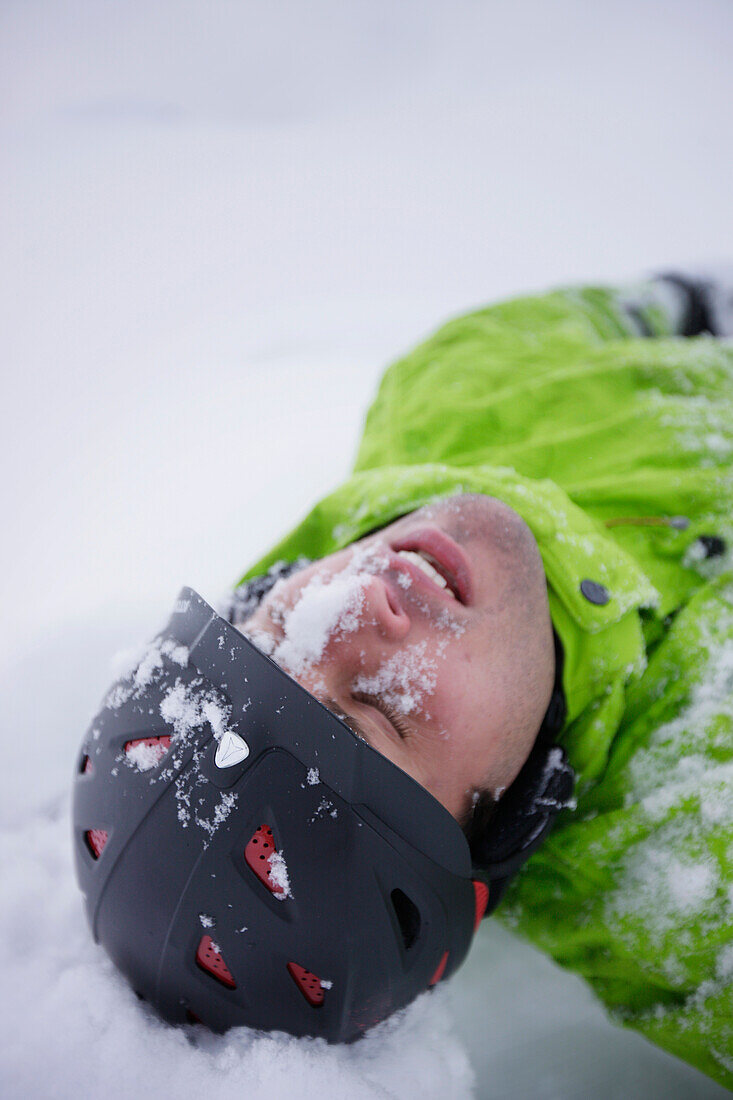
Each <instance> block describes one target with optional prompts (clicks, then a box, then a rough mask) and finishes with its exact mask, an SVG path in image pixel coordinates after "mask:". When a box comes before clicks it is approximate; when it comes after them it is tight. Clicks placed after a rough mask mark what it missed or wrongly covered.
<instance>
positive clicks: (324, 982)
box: [321, 978, 333, 989]
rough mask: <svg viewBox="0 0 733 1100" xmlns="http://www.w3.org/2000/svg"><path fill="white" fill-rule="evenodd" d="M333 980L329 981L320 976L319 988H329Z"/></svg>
mask: <svg viewBox="0 0 733 1100" xmlns="http://www.w3.org/2000/svg"><path fill="white" fill-rule="evenodd" d="M332 986H333V982H329V981H327V980H326V978H321V989H331V988H332Z"/></svg>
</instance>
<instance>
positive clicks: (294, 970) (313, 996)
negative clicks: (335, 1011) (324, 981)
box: [288, 962, 324, 1008]
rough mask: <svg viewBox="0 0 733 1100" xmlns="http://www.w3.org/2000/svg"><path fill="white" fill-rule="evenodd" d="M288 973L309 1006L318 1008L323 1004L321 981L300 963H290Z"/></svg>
mask: <svg viewBox="0 0 733 1100" xmlns="http://www.w3.org/2000/svg"><path fill="white" fill-rule="evenodd" d="M288 971H289V973H290V976H291V977H292V979H293V981H294V982H295V984H296V985H297V987H298V989H299V990H300V992H301V993H302V994H303V996H304V997H305V999H306V1001H307V1002H308V1004H309V1005H313V1007H314V1008H318V1006H319V1005H322V1004H323V999H324V992H323V986H322V985H321V979H320V978H319V977H317V976H316V975H315V974H311V972H310V970H306V969H305V967H304V966H299V965H298V963H293V962H290V963H288Z"/></svg>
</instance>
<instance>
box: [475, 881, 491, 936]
mask: <svg viewBox="0 0 733 1100" xmlns="http://www.w3.org/2000/svg"><path fill="white" fill-rule="evenodd" d="M473 890H474V894H475V896H476V897H475V900H476V914H475V916H474V919H473V931H474V933H476V932H478V926H479V925H480V924H481V921H482V919H483V915H484V913H485V912H486V906H487V905H488V904H489V888H488V886H487V885H486V883H485V882H477V881H476V879H474V880H473Z"/></svg>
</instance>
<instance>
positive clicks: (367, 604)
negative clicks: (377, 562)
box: [360, 576, 410, 642]
mask: <svg viewBox="0 0 733 1100" xmlns="http://www.w3.org/2000/svg"><path fill="white" fill-rule="evenodd" d="M360 618H361V621H362V623H363V624H364V625H363V629H366V630H369V629H370V628H372V629H373V628H376V630H377V631H378V633H379V634H380V636H381V637H382V638H385V639H386V640H387V641H390V642H401V641H403V640H404V639H405V638H406V637H407V635H408V633H409V631H410V616H409V615H408V614H407V612H406V611H405V607H404V604H403V602H402V600H401V599H400V596H399V589H398V586H397V585H396V584H395V583H393V582H392V581H391V580H389V579H387V578H384V577H379V576H371V577H370V578H369V580H368V581H367V583H366V585H365V586H364V604H363V608H362V613H361V616H360Z"/></svg>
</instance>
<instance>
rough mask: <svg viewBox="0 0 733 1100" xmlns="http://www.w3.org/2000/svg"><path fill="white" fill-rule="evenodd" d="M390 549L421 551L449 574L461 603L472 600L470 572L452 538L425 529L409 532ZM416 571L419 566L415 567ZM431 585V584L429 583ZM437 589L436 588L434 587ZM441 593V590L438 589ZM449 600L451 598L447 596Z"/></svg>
mask: <svg viewBox="0 0 733 1100" xmlns="http://www.w3.org/2000/svg"><path fill="white" fill-rule="evenodd" d="M391 545H392V549H393V550H395V551H397V550H413V551H415V552H419V551H421V550H422V551H423V552H424V553H426V554H429V555H430V557H431V558H435V560H436V562H439V563H440V566H441V568H442V569H444V570H445V572H446V573H449V574H450V576H451V578H452V580H453V581H454V582H455V588H456V593H457V595H458V598H459V599H460V601H461V603H463V604H466V605H468V604H470V603H471V600H472V598H473V587H472V584H471V570H470V567H469V564H468V560H467V558H466V555H465V554H464V553H463V551H462V550H461V548H460V546H458V545H457V544H456V543H455V542H454V541H453V539H452V538H449V537H448V535H446V534H444V532H443V531H439V530H438V529H437V528H436V527H425V528H422V529H421V530H419V531H411V532H410V534H409V535H406V536H405V537H404V538H401V539H398V540H397V541H396V542H394V543H392V544H391ZM415 568H416V569H417V568H419V566H416V567H415ZM421 572H422V570H421ZM431 583H433V582H431ZM435 587H436V588H437V587H438V586H437V585H435ZM439 591H441V593H442V591H443V590H442V589H439ZM449 598H450V599H453V596H452V595H450V594H449Z"/></svg>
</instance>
